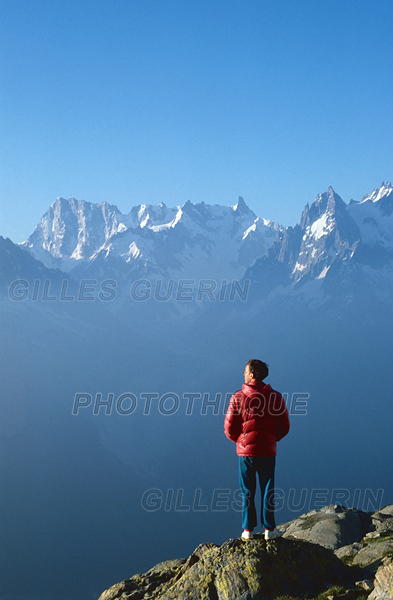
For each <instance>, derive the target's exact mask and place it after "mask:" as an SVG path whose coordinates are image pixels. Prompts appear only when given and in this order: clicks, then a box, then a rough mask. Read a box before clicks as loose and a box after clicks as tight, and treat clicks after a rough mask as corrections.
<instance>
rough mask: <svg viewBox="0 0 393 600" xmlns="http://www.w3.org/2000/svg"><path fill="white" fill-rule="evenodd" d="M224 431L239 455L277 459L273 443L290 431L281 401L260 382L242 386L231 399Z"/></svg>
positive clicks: (286, 413)
mask: <svg viewBox="0 0 393 600" xmlns="http://www.w3.org/2000/svg"><path fill="white" fill-rule="evenodd" d="M224 430H225V435H226V436H227V438H229V439H230V440H231V441H232V442H236V452H237V454H238V455H239V456H276V453H277V447H276V442H278V441H279V440H281V438H283V437H284V436H285V435H287V433H288V431H289V417H288V411H287V408H286V406H285V402H284V398H283V397H282V396H281V394H279V392H276V391H275V390H273V388H272V387H271V386H270V385H269V384H266V383H264V382H263V381H260V382H256V383H250V384H247V383H244V384H243V387H242V389H241V390H239V391H238V392H236V393H235V394H234V395H233V396H232V398H231V400H230V403H229V407H228V410H227V413H226V416H225V422H224Z"/></svg>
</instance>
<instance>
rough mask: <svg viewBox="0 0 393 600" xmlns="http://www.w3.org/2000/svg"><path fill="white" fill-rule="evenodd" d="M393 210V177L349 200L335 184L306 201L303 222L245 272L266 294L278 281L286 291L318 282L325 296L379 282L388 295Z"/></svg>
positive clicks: (391, 280) (378, 288)
mask: <svg viewBox="0 0 393 600" xmlns="http://www.w3.org/2000/svg"><path fill="white" fill-rule="evenodd" d="M392 213H393V188H392V186H391V184H390V183H388V184H386V185H385V184H382V186H381V187H380V188H379V189H376V190H374V191H373V192H372V193H371V194H370V195H369V196H366V197H365V198H364V199H363V200H362V201H361V202H355V201H351V203H350V204H349V205H347V204H346V203H345V202H344V201H343V200H342V199H341V198H340V196H338V195H337V194H336V193H335V191H334V190H333V189H332V188H331V187H330V188H328V190H327V191H326V192H325V193H323V194H319V195H318V196H317V198H316V199H315V200H314V202H313V203H312V204H311V206H309V205H308V204H307V205H306V207H305V209H304V210H303V213H302V216H301V219H300V224H299V225H296V226H295V227H288V228H286V229H285V230H284V231H282V232H280V234H279V236H278V237H279V239H277V240H276V241H275V243H274V244H273V245H272V247H271V248H270V249H269V250H268V252H267V253H266V255H265V256H264V257H262V258H261V259H259V260H257V261H256V263H255V264H254V265H253V266H251V267H250V269H248V271H247V272H246V275H245V277H247V278H249V279H250V280H251V281H254V282H255V284H257V289H258V290H260V291H263V292H264V296H266V294H267V292H268V291H270V290H272V289H274V288H277V287H278V286H283V287H284V288H287V292H286V293H288V292H290V290H291V289H293V290H299V289H303V290H306V289H307V290H308V288H309V285H308V284H310V282H314V283H313V284H312V286H313V291H314V292H317V293H318V294H320V293H322V294H325V296H326V294H329V295H332V293H339V294H342V293H343V290H344V289H346V291H347V293H349V292H350V288H351V287H352V288H353V289H355V288H356V286H358V287H359V286H360V287H362V289H363V291H364V286H370V285H373V286H374V289H375V293H376V294H377V295H380V296H385V297H387V293H386V292H387V289H389V290H390V289H392V286H393V275H392V267H393V241H392V240H393V215H392ZM382 269H383V270H382ZM317 282H318V285H316V284H317ZM307 285H308V287H307ZM352 291H353V290H352ZM351 293H352V292H351Z"/></svg>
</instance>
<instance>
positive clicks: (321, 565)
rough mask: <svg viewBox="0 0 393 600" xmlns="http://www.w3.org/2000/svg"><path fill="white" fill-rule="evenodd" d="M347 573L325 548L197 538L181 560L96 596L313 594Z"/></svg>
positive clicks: (208, 599)
mask: <svg viewBox="0 0 393 600" xmlns="http://www.w3.org/2000/svg"><path fill="white" fill-rule="evenodd" d="M351 577H352V573H351V570H350V568H349V567H346V566H345V565H343V564H342V563H341V561H340V560H339V559H338V558H337V557H336V556H334V553H333V552H331V551H330V550H327V549H326V548H322V547H321V546H318V545H316V544H310V543H307V542H304V541H296V540H285V539H282V538H278V539H276V540H272V541H269V542H266V541H265V539H264V536H263V535H256V536H255V537H254V539H252V540H249V541H244V540H241V539H239V538H238V539H234V540H228V541H227V542H225V543H224V544H223V545H222V546H216V545H215V544H201V545H200V546H198V548H197V549H196V550H195V552H194V553H193V554H192V555H191V556H190V557H189V558H188V559H187V560H186V561H182V560H180V561H170V562H168V563H161V565H157V567H154V568H153V569H151V570H150V571H148V572H147V573H146V574H144V575H140V574H139V575H135V576H134V577H131V579H127V580H125V581H124V582H122V583H120V584H117V585H115V586H113V587H112V588H110V589H109V590H107V591H105V592H103V594H102V595H101V597H100V600H117V599H119V600H120V599H121V600H153V599H154V600H223V599H224V598H225V600H240V599H242V600H273V599H274V598H277V597H279V596H284V595H296V596H298V595H302V596H304V595H307V594H313V595H316V594H318V593H319V592H321V591H323V590H325V589H326V588H328V587H329V586H330V585H341V584H347V583H349V582H350V581H353V579H351Z"/></svg>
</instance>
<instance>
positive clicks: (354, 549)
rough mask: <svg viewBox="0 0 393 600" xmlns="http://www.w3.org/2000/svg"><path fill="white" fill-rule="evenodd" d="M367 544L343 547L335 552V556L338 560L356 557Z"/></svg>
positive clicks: (356, 543)
mask: <svg viewBox="0 0 393 600" xmlns="http://www.w3.org/2000/svg"><path fill="white" fill-rule="evenodd" d="M364 546H365V544H364V543H362V542H355V543H354V544H349V545H348V546H342V547H341V548H338V549H337V550H335V551H334V554H335V555H336V556H337V558H340V559H343V558H349V557H351V556H355V555H356V554H357V553H358V552H359V550H361V549H362V548H364Z"/></svg>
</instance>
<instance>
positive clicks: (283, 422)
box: [276, 396, 290, 442]
mask: <svg viewBox="0 0 393 600" xmlns="http://www.w3.org/2000/svg"><path fill="white" fill-rule="evenodd" d="M289 427H290V424H289V415H288V409H287V407H286V406H285V400H284V398H283V397H282V396H281V407H280V411H279V417H278V419H277V425H276V440H277V442H279V441H280V440H282V438H283V437H285V436H286V435H287V434H288V432H289Z"/></svg>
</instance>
